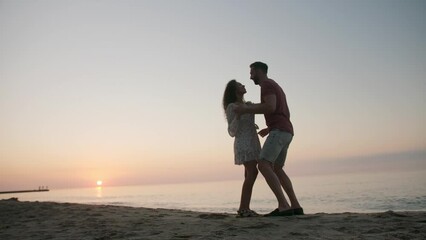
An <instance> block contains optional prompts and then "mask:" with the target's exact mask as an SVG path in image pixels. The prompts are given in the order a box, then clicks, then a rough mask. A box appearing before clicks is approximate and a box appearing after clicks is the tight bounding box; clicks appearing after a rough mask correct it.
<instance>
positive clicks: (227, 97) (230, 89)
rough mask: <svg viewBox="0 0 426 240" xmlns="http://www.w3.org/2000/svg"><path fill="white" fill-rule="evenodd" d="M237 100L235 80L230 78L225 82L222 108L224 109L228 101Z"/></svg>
mask: <svg viewBox="0 0 426 240" xmlns="http://www.w3.org/2000/svg"><path fill="white" fill-rule="evenodd" d="M236 101H237V80H235V79H232V80H231V81H229V82H228V84H226V88H225V92H224V93H223V102H222V104H223V110H224V111H226V108H227V107H228V105H229V104H230V103H233V102H236Z"/></svg>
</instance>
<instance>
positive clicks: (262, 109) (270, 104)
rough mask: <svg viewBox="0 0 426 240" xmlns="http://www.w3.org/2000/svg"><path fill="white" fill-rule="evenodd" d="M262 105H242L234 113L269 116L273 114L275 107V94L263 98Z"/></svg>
mask: <svg viewBox="0 0 426 240" xmlns="http://www.w3.org/2000/svg"><path fill="white" fill-rule="evenodd" d="M263 99H264V100H265V102H264V103H257V104H248V105H247V104H244V105H241V106H239V107H237V108H235V112H236V113H238V114H240V115H241V114H244V113H253V114H269V113H273V112H275V109H276V107H277V97H276V96H275V94H270V95H267V96H265V97H263Z"/></svg>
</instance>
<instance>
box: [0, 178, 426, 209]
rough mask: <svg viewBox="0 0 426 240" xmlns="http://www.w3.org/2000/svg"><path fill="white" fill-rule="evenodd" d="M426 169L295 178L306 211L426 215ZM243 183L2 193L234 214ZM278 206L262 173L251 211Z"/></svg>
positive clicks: (28, 198) (30, 198) (32, 198)
mask: <svg viewBox="0 0 426 240" xmlns="http://www.w3.org/2000/svg"><path fill="white" fill-rule="evenodd" d="M425 173H426V171H424V170H423V171H406V172H378V173H352V174H333V175H320V176H299V177H293V178H292V181H293V186H294V189H295V191H296V194H297V196H298V199H299V202H300V203H301V204H302V206H303V208H304V210H305V213H308V214H313V213H340V212H359V213H369V212H383V211H389V210H391V211H426V179H425V177H424V176H425ZM242 181H243V180H242V179H241V180H231V181H215V182H199V183H178V184H156V185H135V186H116V187H108V186H103V187H92V188H67V189H50V191H48V192H29V193H15V194H2V195H0V199H9V198H18V199H19V200H20V201H42V202H45V201H47V202H58V203H81V204H95V205H115V206H129V207H146V208H165V209H180V210H190V211H199V212H220V213H235V212H236V211H237V209H238V206H239V201H240V194H241V186H242ZM276 207H277V202H276V199H275V197H274V195H273V194H272V191H271V190H270V189H269V187H268V186H267V184H266V182H265V180H264V179H263V177H262V176H261V175H259V177H258V179H257V181H256V183H255V185H254V189H253V196H252V201H251V209H253V210H255V211H257V212H259V213H267V212H269V211H271V210H273V209H275V208H276Z"/></svg>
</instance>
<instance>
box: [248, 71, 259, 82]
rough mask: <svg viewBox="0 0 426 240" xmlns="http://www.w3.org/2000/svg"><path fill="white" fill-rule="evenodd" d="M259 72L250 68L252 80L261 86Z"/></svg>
mask: <svg viewBox="0 0 426 240" xmlns="http://www.w3.org/2000/svg"><path fill="white" fill-rule="evenodd" d="M258 71H259V70H256V69H254V68H250V79H251V80H253V82H254V84H256V85H259V77H258Z"/></svg>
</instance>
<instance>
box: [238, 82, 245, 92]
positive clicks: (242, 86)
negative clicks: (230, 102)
mask: <svg viewBox="0 0 426 240" xmlns="http://www.w3.org/2000/svg"><path fill="white" fill-rule="evenodd" d="M246 92H247V91H246V87H245V86H244V85H243V84H241V83H239V82H237V94H241V95H244V94H245V93H246Z"/></svg>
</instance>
